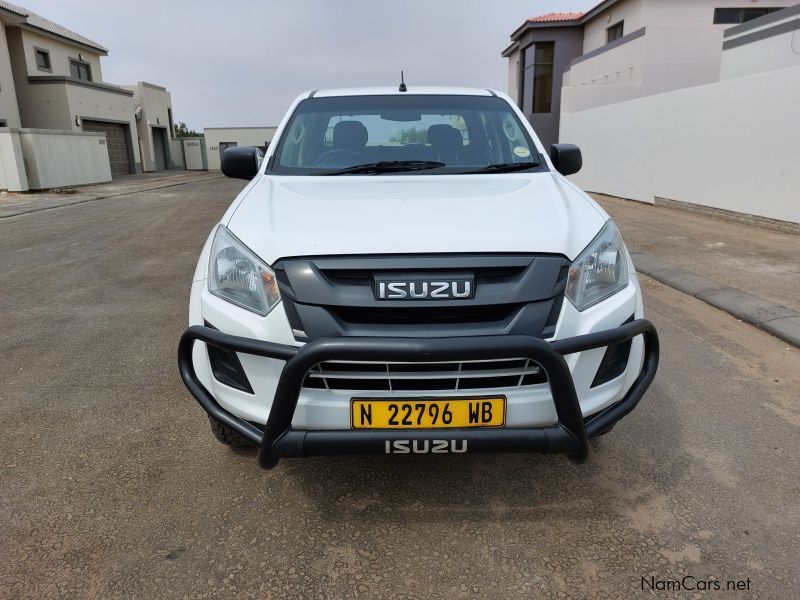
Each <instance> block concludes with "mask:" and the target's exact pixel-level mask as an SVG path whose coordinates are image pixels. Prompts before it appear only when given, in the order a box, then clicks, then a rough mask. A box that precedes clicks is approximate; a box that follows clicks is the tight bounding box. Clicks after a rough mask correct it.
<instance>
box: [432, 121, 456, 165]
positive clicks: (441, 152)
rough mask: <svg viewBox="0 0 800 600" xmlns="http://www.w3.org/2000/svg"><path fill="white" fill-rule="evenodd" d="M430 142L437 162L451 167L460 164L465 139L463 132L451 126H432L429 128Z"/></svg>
mask: <svg viewBox="0 0 800 600" xmlns="http://www.w3.org/2000/svg"><path fill="white" fill-rule="evenodd" d="M428 142H429V143H430V145H431V148H433V152H434V154H435V155H436V160H438V161H441V162H443V163H445V164H448V165H451V164H453V163H456V162H458V157H459V155H460V154H461V149H462V148H463V147H464V139H463V138H462V137H461V132H460V131H459V130H458V129H456V128H455V127H453V126H451V125H431V126H430V127H428Z"/></svg>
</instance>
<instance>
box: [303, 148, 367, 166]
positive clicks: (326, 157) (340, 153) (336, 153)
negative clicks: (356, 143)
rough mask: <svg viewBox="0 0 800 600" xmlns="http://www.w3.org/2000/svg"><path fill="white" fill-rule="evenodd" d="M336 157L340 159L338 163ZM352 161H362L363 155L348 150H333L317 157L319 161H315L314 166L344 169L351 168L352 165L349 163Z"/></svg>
mask: <svg viewBox="0 0 800 600" xmlns="http://www.w3.org/2000/svg"><path fill="white" fill-rule="evenodd" d="M334 157H339V160H338V161H337V160H336V158H334ZM350 159H356V160H360V159H361V155H360V154H359V153H358V152H356V151H355V150H348V149H347V148H333V149H331V150H326V151H325V152H323V153H322V154H320V155H319V156H318V157H317V160H315V161H314V166H315V167H344V166H349V165H350V164H351V163H350V162H349V160H350ZM326 163H327V164H326ZM331 163H333V164H331Z"/></svg>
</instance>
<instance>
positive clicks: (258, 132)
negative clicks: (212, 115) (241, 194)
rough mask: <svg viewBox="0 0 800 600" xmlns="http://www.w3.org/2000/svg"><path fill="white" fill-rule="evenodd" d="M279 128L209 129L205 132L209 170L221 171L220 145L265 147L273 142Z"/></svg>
mask: <svg viewBox="0 0 800 600" xmlns="http://www.w3.org/2000/svg"><path fill="white" fill-rule="evenodd" d="M276 130H277V127H207V128H206V129H204V130H203V134H204V136H205V141H206V154H207V156H208V168H209V169H219V167H220V164H219V163H220V159H219V143H220V142H236V144H237V145H238V146H263V145H264V142H271V141H272V136H273V135H275V131H276Z"/></svg>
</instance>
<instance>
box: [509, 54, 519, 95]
mask: <svg viewBox="0 0 800 600" xmlns="http://www.w3.org/2000/svg"><path fill="white" fill-rule="evenodd" d="M521 54H522V53H521V52H520V50H519V48H517V49H516V50H514V51H513V52H512V53H511V54H509V55H508V95H509V96H511V98H512V99H513V100H514V102H518V99H519V76H520V68H521V67H522V65H521V60H522V58H521Z"/></svg>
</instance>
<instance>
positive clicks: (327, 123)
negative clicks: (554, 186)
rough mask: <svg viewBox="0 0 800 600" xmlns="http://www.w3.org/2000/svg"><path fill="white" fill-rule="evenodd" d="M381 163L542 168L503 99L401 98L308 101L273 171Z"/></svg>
mask: <svg viewBox="0 0 800 600" xmlns="http://www.w3.org/2000/svg"><path fill="white" fill-rule="evenodd" d="M382 161H401V162H402V161H417V162H418V161H434V165H433V166H432V167H431V168H429V169H425V170H424V171H421V172H422V173H424V174H425V175H446V174H454V173H474V172H476V171H477V170H480V169H482V168H484V169H485V168H486V167H487V166H489V165H496V164H501V163H524V166H525V168H537V167H539V159H538V151H537V149H536V146H535V145H534V143H533V141H532V140H531V139H530V137H529V136H528V134H527V131H526V129H525V127H524V125H523V124H522V122H521V121H520V120H519V118H518V117H517V115H516V113H514V111H513V110H512V108H511V106H509V104H508V102H506V101H505V100H503V99H502V98H497V97H492V96H488V95H487V96H448V95H430V96H429V95H413V94H407V95H402V94H399V95H387V96H342V97H329V98H324V97H323V98H309V99H306V100H303V101H302V102H301V103H300V104H299V105H298V106H297V108H296V109H295V112H294V114H293V115H292V117H291V119H290V120H289V123H288V125H287V126H286V129H285V130H284V133H283V135H282V136H281V139H280V140H279V141H278V142H277V149H276V151H275V160H274V162H273V165H272V172H273V173H279V174H281V175H309V174H324V173H327V172H330V171H332V170H335V169H343V168H348V167H352V166H354V165H364V164H371V163H375V162H382ZM436 163H444V164H442V165H441V166H436ZM534 163H535V164H534ZM400 173H402V174H406V173H420V171H413V170H410V169H409V170H408V171H399V172H398V174H400ZM363 174H366V175H374V174H375V173H374V172H367V173H363Z"/></svg>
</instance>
